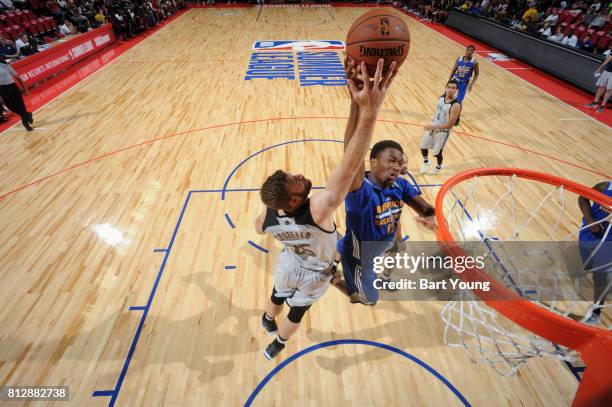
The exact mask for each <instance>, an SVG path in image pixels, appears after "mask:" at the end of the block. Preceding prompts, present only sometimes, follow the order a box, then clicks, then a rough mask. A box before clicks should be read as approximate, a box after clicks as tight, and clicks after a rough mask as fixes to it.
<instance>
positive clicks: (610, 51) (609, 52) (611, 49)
mask: <svg viewBox="0 0 612 407" xmlns="http://www.w3.org/2000/svg"><path fill="white" fill-rule="evenodd" d="M603 54H604V56H605V57H606V58H608V57H609V56H610V55H612V41H610V42H609V43H608V49H607V50H605V51H604V53H603Z"/></svg>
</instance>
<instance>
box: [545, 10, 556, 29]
mask: <svg viewBox="0 0 612 407" xmlns="http://www.w3.org/2000/svg"><path fill="white" fill-rule="evenodd" d="M557 21H559V11H558V10H555V11H554V12H553V13H552V14H550V15H549V16H548V17H546V19H545V20H544V24H546V23H548V24H549V26H551V27H554V26H556V25H557Z"/></svg>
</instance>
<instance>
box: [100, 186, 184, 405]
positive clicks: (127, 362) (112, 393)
mask: <svg viewBox="0 0 612 407" xmlns="http://www.w3.org/2000/svg"><path fill="white" fill-rule="evenodd" d="M190 199H191V191H189V193H187V198H185V203H184V204H183V208H182V209H181V214H180V215H179V218H178V221H177V222H176V225H175V226H174V231H173V232H172V237H171V238H170V243H168V250H167V251H166V254H165V255H164V259H163V261H162V264H161V266H160V267H159V271H158V272H157V277H156V278H155V283H154V284H153V288H152V289H151V293H150V294H149V299H148V300H147V304H146V305H145V307H144V312H143V313H142V316H141V317H140V322H139V323H138V327H137V328H136V333H135V335H134V338H133V339H132V344H131V345H130V350H129V351H128V354H127V356H126V358H125V361H124V363H123V368H122V369H121V373H120V374H119V378H118V379H117V384H116V385H115V389H114V390H101V391H100V390H98V391H94V392H93V394H92V396H93V397H101V396H110V398H111V399H110V400H109V402H108V405H109V407H113V406H114V405H115V403H116V402H117V396H118V395H119V391H120V390H121V386H122V385H123V380H124V379H125V375H126V374H127V371H128V368H129V366H130V362H131V361H132V356H133V355H134V351H135V350H136V344H138V340H139V339H140V333H141V332H142V327H143V326H144V322H145V320H146V319H147V316H148V315H149V310H150V309H151V304H152V303H153V298H154V297H155V293H156V292H157V287H158V286H159V282H160V280H161V277H162V275H163V274H164V269H165V268H166V264H167V262H168V257H170V252H171V251H172V246H174V239H175V238H176V235H177V233H178V230H179V228H180V227H181V222H182V221H183V217H184V215H185V210H186V209H187V205H188V204H189V200H190Z"/></svg>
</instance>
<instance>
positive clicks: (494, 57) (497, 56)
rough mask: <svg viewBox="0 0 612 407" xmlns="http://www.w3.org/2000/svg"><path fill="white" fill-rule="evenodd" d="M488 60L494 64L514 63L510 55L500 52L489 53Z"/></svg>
mask: <svg viewBox="0 0 612 407" xmlns="http://www.w3.org/2000/svg"><path fill="white" fill-rule="evenodd" d="M486 55H487V59H488V60H489V61H493V62H502V61H512V58H510V57H509V56H508V55H505V54H501V53H499V52H487V54H486Z"/></svg>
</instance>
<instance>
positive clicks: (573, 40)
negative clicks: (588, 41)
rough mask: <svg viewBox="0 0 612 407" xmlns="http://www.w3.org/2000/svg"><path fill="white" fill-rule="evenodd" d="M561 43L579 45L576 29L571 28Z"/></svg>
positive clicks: (569, 45) (571, 45)
mask: <svg viewBox="0 0 612 407" xmlns="http://www.w3.org/2000/svg"><path fill="white" fill-rule="evenodd" d="M561 45H565V46H568V47H574V48H576V47H577V46H578V37H576V34H574V30H570V32H569V33H568V34H567V35H566V36H565V37H563V39H562V40H561Z"/></svg>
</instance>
